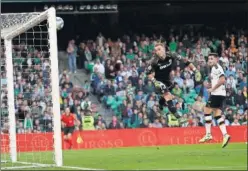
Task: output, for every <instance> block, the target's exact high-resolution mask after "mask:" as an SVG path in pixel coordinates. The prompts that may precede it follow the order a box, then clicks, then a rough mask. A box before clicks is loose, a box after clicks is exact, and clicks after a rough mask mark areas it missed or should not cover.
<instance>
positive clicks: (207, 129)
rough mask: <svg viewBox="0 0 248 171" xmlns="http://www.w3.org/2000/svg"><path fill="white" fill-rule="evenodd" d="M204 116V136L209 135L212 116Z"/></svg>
mask: <svg viewBox="0 0 248 171" xmlns="http://www.w3.org/2000/svg"><path fill="white" fill-rule="evenodd" d="M204 116H205V128H206V134H211V124H212V115H211V114H205V115H204Z"/></svg>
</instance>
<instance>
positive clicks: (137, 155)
mask: <svg viewBox="0 0 248 171" xmlns="http://www.w3.org/2000/svg"><path fill="white" fill-rule="evenodd" d="M21 155H22V157H21V158H23V159H24V158H27V157H26V155H29V154H27V153H26V154H21ZM37 155H39V157H36V156H35V154H32V158H33V159H38V160H39V159H40V160H41V159H43V157H45V156H46V157H45V158H48V156H49V155H48V153H39V154H37ZM50 155H52V153H51V154H50ZM42 156H43V157H42ZM63 157H64V159H63V160H64V165H65V166H71V167H73V168H45V169H46V170H62V169H63V170H76V169H77V170H83V169H86V170H87V168H91V169H102V170H247V145H246V144H245V143H233V144H232V143H231V144H229V145H228V146H227V147H226V148H224V149H222V148H221V145H220V144H200V145H183V146H163V147H161V146H160V147H156V146H154V147H133V148H115V149H88V150H65V151H63ZM49 158H50V159H51V156H50V157H49ZM37 162H39V161H37ZM49 162H50V163H51V162H52V161H49ZM49 162H46V163H49ZM31 170H36V168H35V169H34V168H33V169H31ZM37 170H38V169H37ZM43 170H44V168H43Z"/></svg>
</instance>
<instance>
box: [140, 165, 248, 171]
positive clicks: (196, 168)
mask: <svg viewBox="0 0 248 171" xmlns="http://www.w3.org/2000/svg"><path fill="white" fill-rule="evenodd" d="M232 168H234V169H240V168H246V169H247V166H210V167H204V169H232ZM193 169H194V170H199V169H203V168H202V167H201V166H199V167H185V168H167V169H153V170H193ZM138 170H139V169H138Z"/></svg>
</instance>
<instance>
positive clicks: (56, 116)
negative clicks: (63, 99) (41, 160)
mask: <svg viewBox="0 0 248 171" xmlns="http://www.w3.org/2000/svg"><path fill="white" fill-rule="evenodd" d="M26 14H28V13H26ZM31 14H34V13H31ZM35 14H37V15H36V16H35V17H33V18H32V19H30V20H29V21H27V22H26V23H23V24H18V26H14V27H12V29H5V31H4V30H1V38H2V39H4V44H5V56H6V68H7V69H6V77H7V82H8V83H7V90H8V96H7V97H8V107H9V108H8V112H9V115H8V120H9V125H10V126H9V142H10V144H9V147H10V149H9V150H10V159H11V162H12V163H18V160H17V142H16V119H15V105H14V85H13V84H14V83H13V80H14V79H13V63H12V39H13V38H15V37H16V36H18V35H20V34H22V33H25V32H26V31H28V30H29V29H31V28H32V27H34V26H36V25H38V24H40V23H41V22H43V21H45V20H47V21H48V25H49V26H48V34H49V46H50V49H49V52H50V61H51V73H52V74H51V87H52V103H53V131H54V132H53V142H54V162H55V165H54V166H57V167H61V166H63V157H62V138H61V121H60V120H61V118H60V104H59V98H60V93H59V72H58V48H57V26H56V10H55V8H53V7H51V8H49V9H48V10H46V11H45V12H42V13H35ZM4 15H6V14H4ZM19 163H20V164H31V165H33V167H34V163H27V162H25V163H24V162H19ZM37 166H38V167H46V165H44V164H37ZM50 166H51V165H50ZM24 167H25V166H23V167H22V166H19V167H18V166H17V167H15V168H16V169H18V168H24ZM26 167H28V166H26ZM8 168H9V167H6V169H8ZM2 169H4V168H2Z"/></svg>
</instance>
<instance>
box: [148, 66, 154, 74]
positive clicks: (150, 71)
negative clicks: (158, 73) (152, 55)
mask: <svg viewBox="0 0 248 171" xmlns="http://www.w3.org/2000/svg"><path fill="white" fill-rule="evenodd" d="M153 72H154V71H153V68H152V66H151V65H150V66H148V67H147V68H146V74H147V75H150V74H152V73H153Z"/></svg>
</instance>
